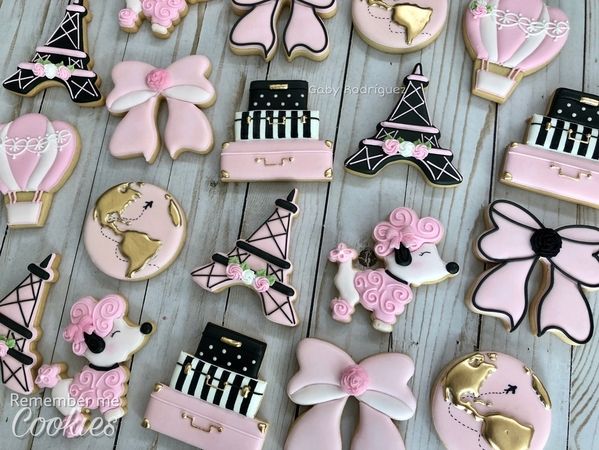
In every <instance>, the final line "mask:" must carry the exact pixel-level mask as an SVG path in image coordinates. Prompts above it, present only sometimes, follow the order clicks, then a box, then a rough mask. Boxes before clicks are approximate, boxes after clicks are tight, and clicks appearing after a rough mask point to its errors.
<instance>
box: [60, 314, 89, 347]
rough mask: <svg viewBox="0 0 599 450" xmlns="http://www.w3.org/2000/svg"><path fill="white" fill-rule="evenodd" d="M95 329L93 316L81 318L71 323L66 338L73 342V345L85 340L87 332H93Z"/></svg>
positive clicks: (65, 333) (65, 334)
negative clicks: (77, 321) (79, 320)
mask: <svg viewBox="0 0 599 450" xmlns="http://www.w3.org/2000/svg"><path fill="white" fill-rule="evenodd" d="M93 331H94V324H93V319H92V317H91V316H85V317H82V318H81V322H79V323H72V324H70V325H69V326H68V327H67V328H66V330H65V332H64V339H65V341H67V342H72V343H73V345H76V344H81V343H83V342H85V333H87V334H91V333H93Z"/></svg>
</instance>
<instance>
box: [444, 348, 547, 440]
mask: <svg viewBox="0 0 599 450" xmlns="http://www.w3.org/2000/svg"><path fill="white" fill-rule="evenodd" d="M432 414H433V422H434V424H435V429H436V430H437V433H438V434H439V437H440V438H441V440H442V441H443V444H444V445H445V448H446V449H447V450H464V449H480V450H543V449H544V448H545V444H546V443H547V440H548V439H549V434H550V432H551V400H550V398H549V394H548V393H547V390H546V389H545V386H543V383H542V382H541V380H540V379H539V377H537V375H536V374H535V373H534V372H533V371H532V370H531V369H530V368H528V367H526V366H525V365H524V363H522V362H521V361H518V360H517V359H515V358H513V357H511V356H508V355H504V354H503V353H497V352H479V353H472V354H470V355H466V356H463V357H461V358H459V359H457V360H455V361H453V362H452V363H451V364H449V365H448V366H447V367H446V368H445V369H444V370H443V371H442V372H441V375H440V376H439V378H438V379H437V382H436V383H435V385H434V387H433V391H432Z"/></svg>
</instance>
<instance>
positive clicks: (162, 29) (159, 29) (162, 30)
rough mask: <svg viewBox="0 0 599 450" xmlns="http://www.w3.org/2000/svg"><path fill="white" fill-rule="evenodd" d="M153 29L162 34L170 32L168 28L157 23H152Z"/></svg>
mask: <svg viewBox="0 0 599 450" xmlns="http://www.w3.org/2000/svg"><path fill="white" fill-rule="evenodd" d="M152 31H153V32H154V33H156V34H162V35H167V34H168V28H167V27H163V26H162V25H158V24H157V23H153V24H152Z"/></svg>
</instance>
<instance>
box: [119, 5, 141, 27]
mask: <svg viewBox="0 0 599 450" xmlns="http://www.w3.org/2000/svg"><path fill="white" fill-rule="evenodd" d="M137 16H138V14H137V13H136V12H135V11H133V10H132V9H131V8H124V9H121V10H120V11H119V25H120V26H121V27H122V28H133V27H134V26H135V23H136V22H137Z"/></svg>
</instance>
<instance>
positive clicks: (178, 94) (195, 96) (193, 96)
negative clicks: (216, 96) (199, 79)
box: [163, 85, 213, 105]
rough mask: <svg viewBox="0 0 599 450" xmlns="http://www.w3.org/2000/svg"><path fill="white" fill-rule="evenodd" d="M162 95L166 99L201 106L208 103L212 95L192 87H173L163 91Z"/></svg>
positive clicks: (199, 88)
mask: <svg viewBox="0 0 599 450" xmlns="http://www.w3.org/2000/svg"><path fill="white" fill-rule="evenodd" d="M163 94H164V95H165V96H166V97H170V98H174V99H176V100H181V101H184V102H188V103H194V104H196V105H197V104H201V103H206V102H209V101H210V100H211V99H212V96H213V95H212V94H211V93H210V92H208V91H206V90H205V89H202V88H201V87H198V86H193V85H187V86H186V85H180V86H173V87H170V88H168V89H165V90H164V92H163Z"/></svg>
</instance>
